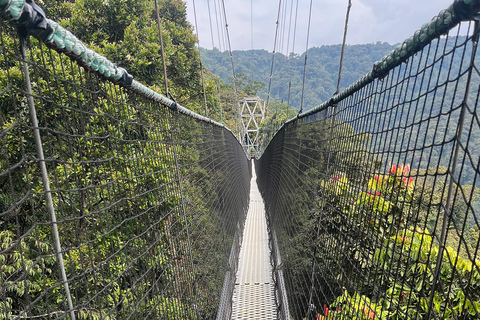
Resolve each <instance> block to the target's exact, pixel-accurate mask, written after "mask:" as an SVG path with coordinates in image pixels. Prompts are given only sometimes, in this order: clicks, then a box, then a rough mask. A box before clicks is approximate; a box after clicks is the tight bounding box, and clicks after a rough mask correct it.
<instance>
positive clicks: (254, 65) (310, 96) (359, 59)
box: [201, 42, 395, 110]
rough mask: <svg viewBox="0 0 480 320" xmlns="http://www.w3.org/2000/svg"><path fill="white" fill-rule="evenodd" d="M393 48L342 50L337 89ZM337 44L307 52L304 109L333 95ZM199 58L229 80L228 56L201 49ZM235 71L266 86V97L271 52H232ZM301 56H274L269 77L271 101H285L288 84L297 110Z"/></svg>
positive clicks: (263, 92) (364, 46) (369, 46)
mask: <svg viewBox="0 0 480 320" xmlns="http://www.w3.org/2000/svg"><path fill="white" fill-rule="evenodd" d="M394 48H395V46H393V45H390V44H388V43H381V42H378V43H375V44H373V43H372V44H362V45H349V46H347V47H346V49H345V60H344V69H343V73H342V83H341V87H342V88H345V87H347V86H348V85H350V84H351V83H353V82H355V81H356V80H357V79H358V78H359V77H361V76H362V75H364V74H365V73H367V72H368V71H370V69H371V68H372V65H373V63H375V62H376V61H378V60H380V59H381V58H382V57H383V56H384V55H385V54H387V53H388V52H390V51H392V50H393V49H394ZM340 51H341V45H330V46H322V47H314V48H311V49H309V50H308V64H307V73H306V81H305V97H304V99H305V100H304V101H305V102H304V110H307V109H310V108H312V107H314V106H316V105H318V104H320V103H321V102H323V101H325V100H327V99H328V98H330V97H331V96H332V94H333V93H334V92H335V88H336V83H337V77H338V65H339V61H340ZM201 55H202V59H203V61H204V63H205V65H206V67H207V68H208V69H210V70H211V71H212V73H214V74H217V75H218V76H220V77H221V78H222V79H223V80H226V81H227V80H229V79H231V78H232V71H231V63H230V54H229V52H220V51H219V50H217V49H214V50H207V49H202V50H201ZM233 59H234V65H235V72H236V73H237V74H238V73H243V74H245V75H248V76H249V77H250V78H252V74H253V80H254V81H261V82H263V83H265V84H266V87H265V88H264V89H262V90H261V91H259V92H258V94H259V95H260V96H261V97H263V98H266V96H267V90H268V81H269V76H270V70H271V65H272V53H271V52H268V51H266V50H249V51H234V52H233ZM304 62H305V54H302V55H297V54H290V56H289V57H286V56H285V55H283V54H279V53H277V54H276V55H275V65H274V73H273V77H272V87H271V98H272V99H273V100H277V101H282V100H283V101H284V102H287V101H288V87H289V82H290V81H291V103H290V105H291V107H292V108H294V109H297V110H298V109H300V101H301V92H302V78H303V66H304Z"/></svg>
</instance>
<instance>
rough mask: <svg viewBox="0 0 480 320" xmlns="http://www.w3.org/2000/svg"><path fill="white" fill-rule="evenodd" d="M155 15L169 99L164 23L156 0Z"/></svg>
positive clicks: (166, 92) (166, 93)
mask: <svg viewBox="0 0 480 320" xmlns="http://www.w3.org/2000/svg"><path fill="white" fill-rule="evenodd" d="M155 13H156V15H157V27H158V37H159V39H160V50H161V53H162V64H163V78H164V82H165V95H166V96H167V97H168V79H167V65H166V63H165V49H164V47H163V35H162V23H161V21H160V14H159V13H158V1H157V0H155Z"/></svg>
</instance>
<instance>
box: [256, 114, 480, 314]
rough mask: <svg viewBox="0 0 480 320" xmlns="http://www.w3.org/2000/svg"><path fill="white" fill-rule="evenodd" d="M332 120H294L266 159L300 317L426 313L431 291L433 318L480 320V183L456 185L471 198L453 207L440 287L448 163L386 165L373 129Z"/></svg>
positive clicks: (264, 183) (267, 192) (273, 213)
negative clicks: (362, 130)
mask: <svg viewBox="0 0 480 320" xmlns="http://www.w3.org/2000/svg"><path fill="white" fill-rule="evenodd" d="M332 123H333V122H331V121H330V120H317V121H312V122H308V121H307V122H305V123H301V122H300V123H298V122H297V123H290V124H289V125H287V126H286V127H285V128H283V129H282V131H281V132H280V134H279V135H278V136H276V137H275V138H274V140H273V141H272V142H271V145H270V146H269V147H268V148H267V149H266V151H265V152H266V153H265V155H264V158H261V159H260V168H259V170H265V171H266V174H265V176H263V177H261V179H263V180H260V186H261V190H262V194H263V195H264V196H265V199H266V203H267V210H268V211H269V217H270V221H271V223H272V226H271V227H272V228H273V229H275V230H276V232H277V237H278V243H279V247H280V253H281V255H282V270H283V272H284V275H285V277H286V281H287V294H288V296H289V303H290V305H289V307H290V312H291V314H292V316H293V318H294V319H301V318H303V317H305V316H306V315H307V314H308V319H317V320H319V319H321V320H326V319H345V320H347V319H365V320H368V319H392V320H393V319H404V318H407V317H408V318H409V319H425V317H426V314H427V313H428V305H429V303H430V298H431V297H433V300H432V301H433V304H432V306H433V310H431V311H432V317H434V318H438V319H454V318H455V317H459V315H461V318H462V319H477V317H478V312H479V310H480V303H479V298H480V272H479V268H480V260H478V259H476V260H475V258H472V257H476V256H477V257H478V254H476V250H477V249H476V248H477V247H478V241H479V234H480V233H479V224H478V219H476V218H475V217H474V215H473V211H472V208H471V207H469V205H468V203H471V201H474V200H475V199H477V198H478V197H479V192H478V189H477V190H474V189H473V188H472V186H468V185H462V186H459V185H454V187H453V188H454V190H456V191H455V193H457V194H460V193H462V194H464V195H465V198H461V197H460V196H458V197H456V199H455V202H454V203H453V206H452V208H451V215H449V222H448V226H449V228H448V229H447V242H446V248H445V253H444V255H443V259H442V267H441V269H440V276H439V284H438V285H437V287H436V288H435V290H433V288H432V281H433V277H434V276H433V274H434V270H435V268H436V265H437V258H438V255H439V252H440V245H439V243H438V241H439V238H440V234H441V230H440V229H441V225H442V223H443V215H444V212H443V209H442V208H443V207H442V205H443V204H444V203H445V200H446V198H445V197H446V192H445V190H446V183H445V179H446V177H447V176H446V172H447V170H446V168H443V167H431V168H429V169H428V170H419V169H413V170H412V168H411V167H410V165H409V164H406V165H404V164H399V163H396V164H390V165H389V166H387V169H385V166H384V164H383V161H382V157H381V156H375V155H374V154H373V153H372V152H371V150H369V148H368V147H366V145H368V144H369V142H370V141H371V139H372V137H371V136H370V135H368V134H358V133H356V132H355V131H354V130H353V128H352V127H351V126H350V125H348V124H341V123H340V122H336V124H335V125H334V126H332ZM269 168H276V169H277V170H275V171H273V170H271V169H269ZM467 202H468V203H467ZM450 219H451V220H450ZM312 261H314V263H315V264H313V266H314V268H315V269H314V272H313V273H312ZM309 292H312V297H311V298H312V300H310V298H309ZM446 292H448V293H446ZM446 294H448V295H449V296H448V298H447V296H446ZM309 304H310V305H309Z"/></svg>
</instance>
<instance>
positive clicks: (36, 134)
mask: <svg viewBox="0 0 480 320" xmlns="http://www.w3.org/2000/svg"><path fill="white" fill-rule="evenodd" d="M479 13H480V1H477V0H457V1H455V2H454V3H453V4H452V5H451V6H450V7H449V8H447V9H446V10H444V11H442V12H440V13H439V14H438V16H436V17H435V18H434V19H433V20H432V21H431V22H430V23H428V24H425V25H424V26H423V27H422V29H421V30H419V31H417V32H416V33H415V34H414V35H413V36H412V37H411V38H409V39H407V40H406V41H405V42H403V43H402V44H401V45H399V46H398V48H397V49H396V50H395V51H393V52H392V53H390V54H388V55H387V56H386V57H385V58H383V59H382V60H381V61H379V62H377V63H376V64H375V65H374V66H373V67H372V70H371V71H370V72H369V73H368V74H367V75H365V76H364V77H362V78H360V79H359V80H358V81H357V82H355V83H353V84H352V85H351V86H349V87H348V88H347V89H345V90H343V91H341V92H339V93H338V94H336V95H334V96H333V97H332V98H331V99H329V100H328V101H326V102H325V103H323V104H322V105H320V106H318V107H315V108H313V109H310V110H308V111H306V112H303V113H300V114H299V115H298V116H297V117H295V118H294V119H291V120H289V121H287V122H286V123H285V124H284V125H283V126H282V127H281V128H280V129H279V130H278V131H277V133H276V134H275V136H274V137H273V139H272V140H271V141H270V142H269V144H268V146H267V147H266V148H265V150H263V153H262V155H261V157H260V158H258V159H255V160H251V159H249V157H250V155H248V154H246V153H245V150H244V148H243V147H242V145H241V143H240V142H239V140H241V139H242V137H240V136H236V135H235V134H234V133H233V132H232V131H231V130H230V129H228V128H226V127H225V126H224V125H223V124H221V123H219V122H216V121H214V120H212V119H210V118H207V117H205V116H201V115H199V114H196V113H194V112H192V111H190V110H189V109H187V108H185V107H183V106H182V105H181V104H180V103H178V102H176V101H174V100H172V99H170V98H167V97H165V96H163V95H161V94H159V93H157V92H155V91H154V90H152V89H150V88H148V87H147V86H145V85H143V84H141V83H140V82H138V81H136V80H135V79H134V78H133V76H132V75H131V74H130V73H129V72H128V71H127V70H125V69H123V68H120V67H118V66H117V65H115V64H114V63H113V62H111V61H109V60H108V59H107V58H105V57H103V56H101V55H100V54H99V53H97V52H95V51H93V50H91V49H89V48H88V47H87V46H86V45H85V44H84V43H82V42H81V40H80V39H78V38H77V37H76V36H75V35H73V34H72V33H70V32H68V31H67V30H65V29H64V28H62V27H61V26H59V25H58V24H57V23H56V22H55V21H52V20H49V19H47V18H46V17H45V14H44V13H43V11H42V10H41V9H40V7H39V6H38V5H36V4H34V3H33V2H32V1H23V0H15V1H7V0H0V16H1V18H2V19H1V20H0V186H1V192H0V320H3V319H71V320H75V319H219V320H221V319H295V320H297V319H298V320H303V319H308V320H310V319H315V320H326V319H329V320H330V319H392V320H393V319H462V320H470V319H479V318H480V252H479V251H480V237H479V234H480V214H479V212H480V206H479V204H478V203H479V202H478V199H479V198H480V191H479V190H480V179H479V178H480V148H479V147H478V141H479V139H480V117H479V112H478V107H479V100H480V72H479V69H480V66H479V59H480V55H479V54H478V48H477V47H478V40H479V35H480V23H479V21H478V16H479ZM262 199H263V200H262Z"/></svg>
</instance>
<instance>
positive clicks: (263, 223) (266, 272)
mask: <svg viewBox="0 0 480 320" xmlns="http://www.w3.org/2000/svg"><path fill="white" fill-rule="evenodd" d="M252 171H253V177H252V182H251V189H250V206H249V209H248V213H247V220H246V222H245V230H244V232H243V241H242V246H241V248H240V257H239V262H238V272H237V279H236V281H235V289H234V291H233V300H232V301H233V304H232V319H233V320H237V319H249V320H250V319H262V320H271V319H276V318H277V312H276V309H277V306H276V303H275V292H274V285H273V278H272V266H271V264H270V248H269V247H268V233H267V220H266V218H265V206H264V204H263V199H262V197H261V195H260V191H259V190H258V187H257V183H256V180H257V177H256V175H255V169H253V170H252Z"/></svg>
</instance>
